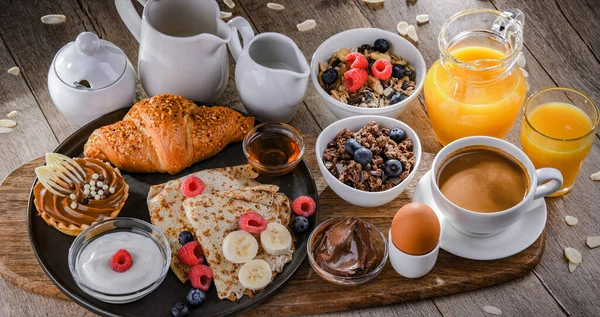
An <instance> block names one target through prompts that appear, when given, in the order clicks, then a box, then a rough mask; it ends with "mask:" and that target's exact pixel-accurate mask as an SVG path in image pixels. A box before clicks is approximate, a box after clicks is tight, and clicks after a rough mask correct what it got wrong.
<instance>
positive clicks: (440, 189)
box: [429, 136, 563, 236]
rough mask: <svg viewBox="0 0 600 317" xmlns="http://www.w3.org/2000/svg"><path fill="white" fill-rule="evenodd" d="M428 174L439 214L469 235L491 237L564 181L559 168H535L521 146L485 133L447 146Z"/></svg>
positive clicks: (559, 186) (512, 222)
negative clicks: (530, 204) (487, 135)
mask: <svg viewBox="0 0 600 317" xmlns="http://www.w3.org/2000/svg"><path fill="white" fill-rule="evenodd" d="M429 177H430V183H431V193H432V198H433V200H434V202H435V204H436V205H437V206H438V208H439V210H440V212H441V213H442V214H443V215H444V217H445V218H447V219H448V221H449V222H450V223H451V224H452V226H454V227H455V228H456V229H458V230H459V231H461V232H462V233H464V234H467V235H470V236H490V235H494V234H497V233H499V232H500V231H502V230H504V229H506V228H508V227H509V226H510V225H512V224H514V223H515V222H517V220H519V218H521V217H522V216H523V215H525V213H527V212H528V211H529V210H531V208H528V205H529V203H531V202H532V201H533V200H536V199H539V198H543V197H545V196H548V195H551V194H552V193H554V192H556V191H557V190H559V189H560V188H561V186H562V184H563V178H562V175H561V173H560V172H559V171H558V170H557V169H554V168H541V169H537V170H536V169H535V167H534V165H533V163H532V162H531V160H530V159H529V158H528V157H527V155H525V153H523V151H521V150H520V149H519V148H517V147H516V146H514V145H512V144H511V143H509V142H506V141H504V140H501V139H497V138H492V137H485V136H474V137H467V138H463V139H459V140H456V141H454V142H452V143H450V144H448V145H447V146H446V147H444V148H443V149H442V150H441V151H440V152H439V153H438V155H437V156H436V157H435V159H434V160H433V167H432V170H431V172H430V173H429Z"/></svg>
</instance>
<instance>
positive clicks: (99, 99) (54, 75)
mask: <svg viewBox="0 0 600 317" xmlns="http://www.w3.org/2000/svg"><path fill="white" fill-rule="evenodd" d="M48 90H49V92H50V97H52V101H53V102H54V104H55V105H56V107H57V108H58V110H60V111H61V112H62V113H63V114H64V115H65V116H66V117H67V118H68V119H69V120H71V121H72V122H73V123H75V124H77V125H85V124H86V123H88V122H90V121H92V120H94V119H96V118H98V117H100V116H102V115H104V114H107V113H109V112H111V111H114V110H117V109H120V108H124V107H128V106H131V104H132V103H133V99H134V97H135V71H134V70H133V66H132V65H131V62H130V61H129V59H128V58H127V56H126V55H125V53H124V52H123V51H122V50H121V49H120V48H118V47H117V46H116V45H114V44H112V43H110V42H108V41H105V40H101V39H100V38H98V36H97V35H96V34H95V33H92V32H83V33H81V34H79V36H77V39H76V40H75V41H74V42H71V43H68V44H67V45H65V46H64V47H63V48H61V49H60V51H58V53H57V54H56V56H54V60H53V61H52V64H51V65H50V70H49V71H48Z"/></svg>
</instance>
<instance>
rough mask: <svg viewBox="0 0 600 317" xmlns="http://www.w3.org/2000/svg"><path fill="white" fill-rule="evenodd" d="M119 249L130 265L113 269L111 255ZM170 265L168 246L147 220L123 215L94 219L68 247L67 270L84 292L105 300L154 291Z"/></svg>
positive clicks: (121, 299)
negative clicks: (125, 267)
mask: <svg viewBox="0 0 600 317" xmlns="http://www.w3.org/2000/svg"><path fill="white" fill-rule="evenodd" d="M120 249H125V250H127V251H128V252H129V254H131V258H132V262H133V264H132V265H131V267H130V268H129V269H127V270H126V271H124V272H117V271H114V270H113V269H112V268H111V266H110V259H111V257H112V256H113V255H114V254H115V253H116V252H117V251H118V250H120ZM170 264H171V247H170V246H169V242H168V240H167V238H166V237H165V235H164V234H163V233H162V232H160V230H158V229H157V228H156V227H154V226H153V225H151V224H150V223H148V222H145V221H142V220H139V219H135V218H127V217H119V218H112V219H107V220H103V221H100V222H97V223H95V224H93V225H92V226H90V227H89V228H87V229H85V230H84V231H83V232H82V233H81V234H79V235H78V236H77V238H75V241H73V244H72V245H71V248H70V249H69V270H70V271H71V274H72V275H73V279H74V280H75V283H77V285H78V286H79V288H81V289H82V290H83V291H84V292H86V293H87V294H89V295H91V296H93V297H94V298H96V299H98V300H101V301H103V302H107V303H113V304H124V303H130V302H133V301H136V300H138V299H140V298H142V297H144V296H146V295H148V294H149V293H150V292H152V291H153V290H155V289H156V288H157V287H158V286H159V285H160V284H161V283H162V281H163V280H164V279H165V276H166V275H167V273H168V272H169V266H170Z"/></svg>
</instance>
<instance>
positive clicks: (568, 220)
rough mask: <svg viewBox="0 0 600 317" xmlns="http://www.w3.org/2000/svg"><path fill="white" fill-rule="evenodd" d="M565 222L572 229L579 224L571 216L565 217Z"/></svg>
mask: <svg viewBox="0 0 600 317" xmlns="http://www.w3.org/2000/svg"><path fill="white" fill-rule="evenodd" d="M565 222H566V223H567V224H568V225H569V226H571V227H574V226H576V225H577V223H578V222H579V220H577V218H575V217H573V216H566V217H565Z"/></svg>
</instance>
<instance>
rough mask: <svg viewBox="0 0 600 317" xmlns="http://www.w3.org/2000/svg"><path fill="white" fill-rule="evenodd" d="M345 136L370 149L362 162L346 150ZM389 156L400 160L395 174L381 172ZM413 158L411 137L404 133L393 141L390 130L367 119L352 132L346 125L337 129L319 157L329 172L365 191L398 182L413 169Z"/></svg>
mask: <svg viewBox="0 0 600 317" xmlns="http://www.w3.org/2000/svg"><path fill="white" fill-rule="evenodd" d="M348 139H355V140H356V141H358V143H359V144H360V145H361V146H362V147H364V148H366V149H369V150H370V151H371V152H372V153H373V158H372V160H371V161H370V162H369V163H367V164H364V165H362V164H360V163H359V162H357V161H355V160H354V158H353V155H352V154H350V153H348V151H347V150H346V142H347V140H348ZM392 159H395V160H398V161H400V163H401V164H402V168H403V171H402V172H401V173H400V175H399V176H397V177H387V176H386V173H385V168H384V165H385V162H386V161H387V160H392ZM415 160H416V158H415V154H414V153H413V141H412V139H410V138H408V137H407V138H404V139H403V140H402V141H401V142H399V143H396V142H394V140H392V139H391V138H390V130H389V129H386V128H380V127H379V123H377V122H375V121H371V122H368V123H367V124H366V125H365V126H364V127H363V128H361V129H360V130H359V131H358V132H356V133H353V132H352V131H350V130H349V129H347V128H346V129H344V130H342V131H340V133H338V135H337V136H336V137H335V139H334V140H333V141H331V142H329V144H327V148H326V149H325V152H324V153H323V161H324V163H325V166H326V168H327V170H329V172H330V173H331V174H333V175H334V176H335V177H337V178H338V179H339V180H340V181H341V182H343V183H344V184H346V185H348V186H351V187H354V188H356V189H360V190H364V191H368V192H378V191H384V190H388V189H390V188H392V187H394V186H396V185H398V184H400V183H401V182H402V181H403V180H405V179H406V178H407V177H408V175H409V174H410V172H411V171H412V170H413V167H414V165H415Z"/></svg>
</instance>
